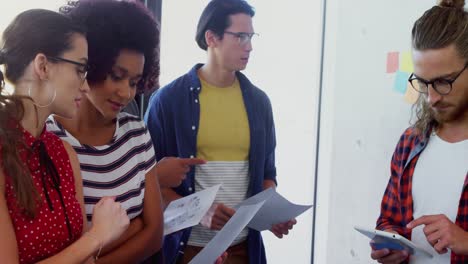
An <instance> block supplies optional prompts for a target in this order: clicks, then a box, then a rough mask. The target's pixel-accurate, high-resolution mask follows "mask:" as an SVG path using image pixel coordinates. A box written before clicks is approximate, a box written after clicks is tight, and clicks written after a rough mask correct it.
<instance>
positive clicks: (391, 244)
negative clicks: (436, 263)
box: [354, 226, 433, 258]
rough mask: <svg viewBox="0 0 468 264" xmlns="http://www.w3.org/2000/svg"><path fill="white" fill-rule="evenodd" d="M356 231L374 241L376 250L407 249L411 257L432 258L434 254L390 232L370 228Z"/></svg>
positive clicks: (373, 244)
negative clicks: (422, 256)
mask: <svg viewBox="0 0 468 264" xmlns="http://www.w3.org/2000/svg"><path fill="white" fill-rule="evenodd" d="M354 229H356V231H358V232H359V233H361V234H363V235H365V236H366V237H368V238H370V239H372V240H373V241H372V246H373V247H374V248H375V249H384V248H388V249H393V250H404V249H406V250H407V251H408V252H409V253H410V254H411V255H418V254H421V255H424V256H428V257H430V258H432V257H433V256H432V254H431V253H430V252H428V251H427V250H425V249H423V248H421V247H419V246H417V245H416V244H414V243H413V242H411V241H409V240H408V239H406V238H405V237H403V236H401V235H399V234H395V233H390V232H385V231H380V230H374V229H368V228H363V227H356V226H355V227H354Z"/></svg>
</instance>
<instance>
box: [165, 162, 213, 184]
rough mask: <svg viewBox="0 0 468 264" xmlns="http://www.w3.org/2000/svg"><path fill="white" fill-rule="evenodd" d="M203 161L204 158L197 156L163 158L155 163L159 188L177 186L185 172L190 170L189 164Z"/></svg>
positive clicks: (197, 163)
mask: <svg viewBox="0 0 468 264" xmlns="http://www.w3.org/2000/svg"><path fill="white" fill-rule="evenodd" d="M205 163H206V161H205V160H202V159H197V158H189V159H181V158H174V157H166V158H163V159H162V160H160V161H159V162H158V163H157V164H156V173H157V175H158V180H159V185H160V186H161V188H170V187H177V186H179V185H180V184H181V183H182V181H183V180H184V179H185V175H186V174H187V172H189V171H190V166H194V165H199V164H205Z"/></svg>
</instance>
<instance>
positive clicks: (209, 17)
mask: <svg viewBox="0 0 468 264" xmlns="http://www.w3.org/2000/svg"><path fill="white" fill-rule="evenodd" d="M235 14H246V15H249V16H251V17H253V16H254V15H255V10H254V8H253V7H252V6H250V5H249V4H248V3H247V2H246V1H245V0H212V1H211V2H210V3H209V4H208V5H207V6H206V7H205V9H204V10H203V12H202V14H201V16H200V20H198V25H197V34H196V36H195V40H196V41H197V44H198V46H199V47H200V48H201V49H203V50H207V49H208V45H207V44H206V40H205V32H206V31H208V30H210V31H212V32H213V33H214V34H216V35H217V36H219V37H220V38H221V39H222V38H223V35H224V30H226V28H228V27H230V26H231V19H230V17H229V16H231V15H235Z"/></svg>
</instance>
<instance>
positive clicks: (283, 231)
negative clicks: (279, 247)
mask: <svg viewBox="0 0 468 264" xmlns="http://www.w3.org/2000/svg"><path fill="white" fill-rule="evenodd" d="M295 224H297V221H296V219H292V220H289V221H287V222H284V223H279V224H276V225H273V226H272V227H271V229H270V231H271V232H272V233H273V234H275V236H276V237H278V238H283V235H287V234H289V230H291V229H293V226H294V225H295Z"/></svg>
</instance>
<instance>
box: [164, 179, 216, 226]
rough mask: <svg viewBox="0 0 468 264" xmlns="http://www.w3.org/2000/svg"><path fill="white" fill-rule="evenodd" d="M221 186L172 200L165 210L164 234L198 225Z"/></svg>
mask: <svg viewBox="0 0 468 264" xmlns="http://www.w3.org/2000/svg"><path fill="white" fill-rule="evenodd" d="M220 186H221V184H218V185H215V186H213V187H210V188H207V189H205V190H203V191H200V192H196V193H194V194H191V195H189V196H186V197H184V198H180V199H177V200H174V201H172V202H171V203H170V204H169V205H168V206H167V208H166V210H165V211H164V235H168V234H171V233H174V232H176V231H179V230H182V229H184V228H187V227H192V226H194V225H197V224H198V223H199V222H200V220H201V219H202V217H203V216H204V215H205V214H206V212H207V211H208V209H210V206H211V205H212V204H213V201H214V199H215V197H216V194H217V193H218V190H219V187H220Z"/></svg>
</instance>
